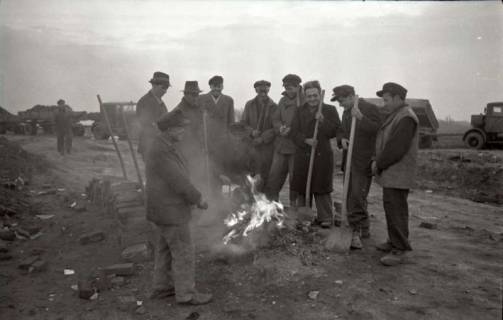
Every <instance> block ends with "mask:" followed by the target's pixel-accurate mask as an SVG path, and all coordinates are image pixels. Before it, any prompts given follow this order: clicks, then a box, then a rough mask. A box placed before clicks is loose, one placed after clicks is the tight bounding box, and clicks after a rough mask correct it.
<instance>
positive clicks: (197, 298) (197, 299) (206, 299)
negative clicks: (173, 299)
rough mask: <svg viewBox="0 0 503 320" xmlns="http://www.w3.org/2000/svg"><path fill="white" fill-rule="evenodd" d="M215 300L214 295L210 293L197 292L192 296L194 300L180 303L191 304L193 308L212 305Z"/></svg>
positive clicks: (180, 302)
mask: <svg viewBox="0 0 503 320" xmlns="http://www.w3.org/2000/svg"><path fill="white" fill-rule="evenodd" d="M212 299H213V295H211V294H209V293H200V292H196V293H194V294H193V295H192V298H191V299H190V300H187V301H178V303H179V304H189V305H193V306H197V305H201V304H207V303H210V302H211V300H212Z"/></svg>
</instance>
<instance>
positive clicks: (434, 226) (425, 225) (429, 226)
mask: <svg viewBox="0 0 503 320" xmlns="http://www.w3.org/2000/svg"><path fill="white" fill-rule="evenodd" d="M419 228H424V229H437V224H436V223H433V222H424V221H423V222H421V224H419Z"/></svg>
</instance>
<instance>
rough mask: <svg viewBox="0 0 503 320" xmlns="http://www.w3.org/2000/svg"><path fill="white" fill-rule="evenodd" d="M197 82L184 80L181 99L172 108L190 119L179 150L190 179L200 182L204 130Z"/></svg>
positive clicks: (202, 168)
mask: <svg viewBox="0 0 503 320" xmlns="http://www.w3.org/2000/svg"><path fill="white" fill-rule="evenodd" d="M200 93H201V90H200V89H199V84H198V82H197V81H186V82H185V88H184V89H183V97H182V101H180V103H179V104H178V105H177V106H176V107H175V109H174V110H180V111H181V112H182V114H183V116H184V117H185V118H186V119H188V120H189V121H190V124H189V125H188V126H187V129H186V132H185V137H184V139H183V141H182V142H181V143H180V151H181V152H182V154H183V155H184V156H185V157H186V158H187V161H188V166H189V171H190V174H191V178H192V181H194V182H195V183H196V184H201V183H202V182H203V181H205V180H204V179H205V178H206V177H205V171H204V165H203V164H204V161H205V158H204V156H205V155H204V132H203V129H204V128H203V110H202V108H201V106H200V104H199V94H200Z"/></svg>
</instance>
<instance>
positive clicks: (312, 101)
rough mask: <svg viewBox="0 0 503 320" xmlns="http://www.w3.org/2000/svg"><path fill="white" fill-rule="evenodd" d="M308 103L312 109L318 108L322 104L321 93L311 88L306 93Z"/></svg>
mask: <svg viewBox="0 0 503 320" xmlns="http://www.w3.org/2000/svg"><path fill="white" fill-rule="evenodd" d="M305 94H306V102H307V103H308V104H309V105H310V106H311V107H317V106H318V105H319V104H320V98H321V97H320V91H319V90H318V89H317V88H309V89H307V90H306V92H305Z"/></svg>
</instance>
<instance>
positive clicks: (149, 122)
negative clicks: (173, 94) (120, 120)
mask: <svg viewBox="0 0 503 320" xmlns="http://www.w3.org/2000/svg"><path fill="white" fill-rule="evenodd" d="M159 100H160V99H159ZM159 100H157V99H156V97H155V96H154V94H153V93H152V91H149V92H147V94H145V95H144V96H143V97H141V98H140V100H138V103H137V104H136V116H137V117H138V121H139V122H140V126H141V128H140V137H139V142H138V153H140V154H142V155H143V156H144V157H145V156H146V151H147V150H148V148H149V147H150V145H151V144H152V141H153V140H154V138H155V136H156V135H157V134H158V133H159V130H158V129H157V124H156V122H157V120H159V118H160V117H161V116H162V115H163V114H165V113H166V112H168V109H167V108H166V105H165V104H164V102H162V100H160V101H159ZM159 102H160V103H159Z"/></svg>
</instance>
